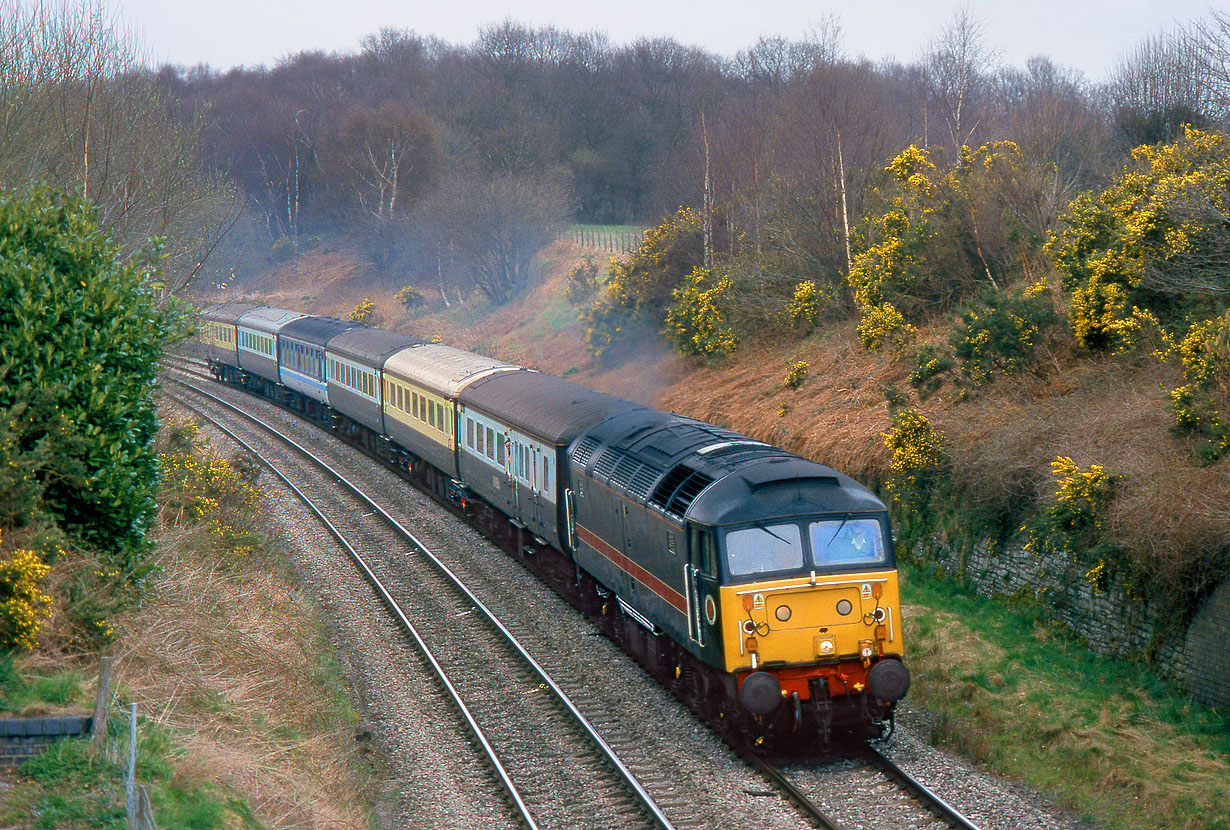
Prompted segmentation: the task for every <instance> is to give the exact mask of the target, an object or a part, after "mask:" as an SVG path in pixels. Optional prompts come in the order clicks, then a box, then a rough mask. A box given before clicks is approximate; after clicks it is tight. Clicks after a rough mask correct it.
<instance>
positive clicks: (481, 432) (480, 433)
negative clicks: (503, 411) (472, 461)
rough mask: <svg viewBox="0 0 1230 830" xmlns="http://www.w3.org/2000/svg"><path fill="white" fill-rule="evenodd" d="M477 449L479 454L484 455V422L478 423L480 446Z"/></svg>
mask: <svg viewBox="0 0 1230 830" xmlns="http://www.w3.org/2000/svg"><path fill="white" fill-rule="evenodd" d="M477 449H478V454H479V455H482V454H483V425H482V424H479V425H478V447H477Z"/></svg>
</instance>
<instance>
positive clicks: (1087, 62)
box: [19, 0, 1228, 81]
mask: <svg viewBox="0 0 1230 830" xmlns="http://www.w3.org/2000/svg"><path fill="white" fill-rule="evenodd" d="M19 2H20V0H19ZM103 2H104V3H106V5H107V7H108V8H110V9H113V10H115V11H116V12H118V13H119V14H120V15H121V19H122V22H123V23H124V24H125V25H126V26H127V27H128V28H130V29H131V30H133V31H134V32H135V33H136V34H137V35H138V36H139V38H140V40H141V43H142V45H143V46H144V49H145V51H146V53H147V54H148V55H149V57H150V58H151V60H153V61H154V62H156V63H173V64H180V65H188V66H191V65H195V64H198V63H206V64H209V65H210V66H212V67H214V68H215V69H226V68H230V67H232V66H237V65H246V66H256V65H259V64H265V65H272V64H274V63H276V62H277V61H278V60H279V59H280V58H282V57H285V56H287V55H291V54H294V53H297V52H301V51H307V50H323V51H326V52H355V51H357V50H358V49H359V44H360V41H361V40H362V38H363V36H364V35H368V34H372V33H374V32H376V31H377V30H379V29H380V28H381V27H383V26H392V27H394V28H397V29H409V30H413V31H415V32H417V33H419V34H421V35H435V36H437V37H439V38H441V39H443V40H445V41H448V42H449V43H453V44H466V43H470V42H472V41H473V40H474V37H475V35H476V34H477V32H478V29H479V27H480V26H482V25H484V24H489V23H494V22H498V21H500V20H503V19H504V18H511V19H512V20H514V21H517V22H521V23H526V24H529V25H534V26H541V25H546V24H552V25H554V26H556V27H558V28H560V29H566V30H568V31H572V32H575V33H580V32H588V31H595V30H596V31H603V32H606V33H607V34H608V35H609V36H610V38H611V40H612V41H613V42H614V43H616V44H623V43H629V42H631V41H634V40H636V39H637V38H640V37H660V36H667V37H673V38H674V39H676V40H678V41H679V42H681V43H684V44H687V45H693V46H701V47H704V48H705V49H707V50H709V51H711V52H715V53H718V54H721V55H727V56H730V55H734V54H735V53H736V52H738V51H739V50H741V49H746V48H747V47H749V46H751V45H752V44H754V43H755V42H756V40H757V39H758V38H760V37H771V36H775V35H780V36H782V37H786V38H789V39H798V38H800V37H801V36H803V35H804V34H805V33H806V32H807V31H808V29H809V28H811V27H812V26H814V24H815V23H816V22H817V21H818V20H820V19H821V18H823V17H825V16H826V15H827V14H829V13H830V12H836V13H837V15H838V19H839V20H840V22H841V27H842V32H843V35H844V37H843V42H844V44H845V47H846V51H847V52H848V53H849V54H851V55H855V56H857V55H863V56H866V57H869V58H872V59H873V60H878V59H880V58H884V57H894V58H897V59H899V60H901V61H903V62H908V61H911V60H913V59H914V58H915V57H917V56H918V55H919V53H920V52H922V51H923V49H924V48H925V47H926V46H927V44H928V43H929V42H930V41H931V40H932V39H933V38H934V37H935V36H936V34H937V33H938V32H939V31H940V30H941V29H942V28H943V27H944V25H945V24H946V23H948V22H949V21H951V19H952V17H953V13H954V11H955V10H956V8H957V6H958V3H957V2H955V0H845V2H830V0H737V1H736V0H708V2H693V0H688V1H687V2H682V1H681V0H619V2H592V0H591V1H590V2H585V0H521V2H518V3H508V2H496V0H343V1H342V2H338V1H337V0H103ZM968 5H969V7H970V9H971V11H972V12H973V14H974V16H975V17H976V18H977V19H978V20H980V21H982V23H983V24H984V37H985V40H986V45H987V46H989V47H990V48H991V49H994V50H995V51H997V52H998V53H999V55H1000V57H1001V60H1002V61H1003V62H1004V63H1007V64H1010V65H1014V66H1021V65H1023V64H1024V62H1025V60H1026V58H1028V57H1030V56H1031V55H1037V54H1042V55H1047V56H1048V57H1050V58H1052V59H1053V60H1055V61H1056V62H1057V63H1059V64H1062V65H1064V66H1070V67H1075V68H1076V69H1079V70H1081V71H1083V72H1084V73H1085V75H1086V76H1087V77H1088V78H1089V79H1090V80H1092V81H1100V80H1102V79H1103V78H1104V76H1105V75H1106V74H1107V72H1108V71H1109V70H1110V69H1111V68H1112V67H1113V66H1114V65H1115V63H1116V61H1117V60H1118V59H1119V58H1120V57H1121V56H1122V55H1123V53H1124V52H1125V51H1126V50H1128V49H1131V48H1132V47H1133V46H1135V45H1136V44H1137V43H1139V42H1140V41H1141V40H1142V39H1143V38H1145V37H1148V36H1150V35H1153V34H1156V33H1157V32H1159V31H1161V30H1163V29H1170V28H1174V27H1175V25H1176V24H1179V23H1184V22H1186V21H1188V20H1191V19H1193V18H1196V17H1203V16H1204V15H1205V14H1207V12H1208V10H1209V8H1210V7H1211V6H1212V7H1216V8H1221V9H1226V8H1227V5H1228V3H1227V0H1223V1H1222V2H1221V3H1220V4H1210V3H1209V2H1208V0H1169V1H1168V2H1163V1H1162V0H981V2H978V0H971V1H970V2H969V3H968Z"/></svg>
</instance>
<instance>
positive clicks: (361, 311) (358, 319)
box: [350, 297, 376, 326]
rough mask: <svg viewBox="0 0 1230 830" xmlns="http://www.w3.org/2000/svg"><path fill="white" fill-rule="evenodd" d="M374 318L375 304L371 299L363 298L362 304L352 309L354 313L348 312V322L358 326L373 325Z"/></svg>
mask: <svg viewBox="0 0 1230 830" xmlns="http://www.w3.org/2000/svg"><path fill="white" fill-rule="evenodd" d="M375 318H376V304H375V303H374V302H373V301H372V299H371V297H364V298H363V302H361V303H359V304H358V305H357V306H355V307H354V311H352V312H350V321H351V322H352V323H359V324H360V325H364V326H368V325H374V324H375Z"/></svg>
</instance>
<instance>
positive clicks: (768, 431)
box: [208, 241, 1230, 574]
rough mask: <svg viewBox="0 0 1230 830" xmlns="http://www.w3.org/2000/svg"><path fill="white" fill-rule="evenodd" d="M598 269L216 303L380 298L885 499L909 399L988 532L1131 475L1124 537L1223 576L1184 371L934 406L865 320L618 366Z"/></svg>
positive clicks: (326, 256)
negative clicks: (799, 373)
mask: <svg viewBox="0 0 1230 830" xmlns="http://www.w3.org/2000/svg"><path fill="white" fill-rule="evenodd" d="M585 254H589V255H591V256H594V257H595V258H596V259H598V260H599V261H601V260H602V258H603V257H604V256H605V255H604V254H601V253H600V252H594V251H582V250H580V249H578V248H577V247H576V246H574V245H573V244H572V243H569V242H564V241H561V242H558V243H556V244H555V245H554V246H552V247H551V248H549V249H548V250H547V251H546V252H545V255H544V256H543V257H542V260H541V262H542V265H543V270H544V277H543V280H542V282H541V283H540V284H539V285H538V286H537V287H535V288H534V289H532V290H531V291H529V292H527V293H526V294H525V295H524V296H522V297H521V298H519V299H518V300H516V301H515V302H513V303H511V304H509V305H507V306H505V307H502V308H493V307H491V306H490V305H489V304H488V303H486V302H485V301H483V300H482V299H481V298H478V297H473V298H470V299H467V300H466V301H465V302H464V303H462V304H458V303H457V302H456V301H454V302H453V303H452V305H451V306H450V307H445V306H444V305H443V303H441V302H440V301H439V299H438V298H439V292H438V291H437V292H436V293H435V295H434V296H433V295H432V294H431V292H430V291H429V290H428V289H426V288H422V290H423V292H424V294H425V295H427V296H428V298H429V301H431V300H434V301H435V302H434V303H433V304H431V305H430V306H429V307H427V308H424V309H416V310H407V309H405V308H404V307H402V306H401V305H400V304H399V303H398V302H397V301H396V300H395V299H394V294H395V293H396V290H397V287H398V286H396V285H389V284H388V281H387V280H383V281H378V280H376V279H375V277H374V275H373V274H372V273H371V271H370V270H369V269H368V268H366V267H365V266H364V265H363V264H362V263H361V261H360V260H358V259H357V258H356V257H354V256H353V255H349V254H347V253H346V252H345V251H344V250H341V249H331V250H319V251H314V252H310V253H309V254H307V255H305V256H303V257H301V258H300V259H298V260H296V261H294V262H292V263H288V264H286V265H283V266H279V267H277V268H272V269H270V270H269V271H267V272H265V273H263V274H261V275H260V276H259V277H257V278H255V279H253V280H251V281H249V282H248V283H246V284H240V285H236V286H233V287H231V288H230V289H228V290H227V291H226V292H225V293H222V294H217V295H215V296H214V297H211V298H208V299H238V298H240V297H246V298H248V299H250V300H256V301H259V302H265V303H269V304H274V305H282V306H286V307H290V308H296V309H299V310H302V311H310V312H315V313H323V314H333V315H336V316H339V317H346V316H348V315H349V313H350V312H351V310H353V309H354V307H355V306H356V305H357V304H358V303H360V302H361V301H363V300H364V299H365V298H370V299H371V300H372V301H373V302H374V303H375V317H374V320H373V322H374V323H375V324H376V325H380V326H382V327H384V328H388V329H393V330H397V331H403V332H406V333H409V334H413V335H416V336H419V337H423V338H427V339H431V338H435V337H438V338H440V340H442V341H443V342H445V343H449V344H452V345H456V346H459V347H461V348H465V349H470V350H473V351H477V352H481V353H484V354H488V355H491V356H494V357H499V358H502V359H505V360H509V361H512V362H516V363H520V364H522V365H525V366H529V367H531V368H535V369H540V370H543V371H547V372H551V373H553V374H557V375H560V376H563V377H567V378H568V379H570V380H572V381H574V382H577V383H581V384H584V385H586V386H589V387H592V388H595V389H599V390H601V391H604V392H610V393H613V394H617V395H620V396H623V397H626V398H630V399H632V400H636V401H638V402H641V403H645V404H649V405H653V406H657V407H659V408H662V409H666V410H670V411H674V412H678V413H680V414H684V415H689V416H692V417H696V418H700V419H703V420H707V421H711V422H713V423H717V424H720V425H723V426H726V427H729V428H732V429H735V430H738V431H740V432H744V433H746V434H748V435H751V436H753V437H755V438H758V439H761V440H765V441H769V442H772V443H774V444H777V445H779V446H782V447H784V448H786V449H789V450H791V451H793V452H796V453H798V454H800V455H804V456H807V457H809V458H812V459H814V460H817V461H820V462H822V463H826V464H830V465H832V466H834V467H837V468H839V469H842V470H844V471H846V472H849V473H850V474H852V475H854V476H855V477H857V478H859V479H861V480H863V481H865V482H867V483H869V484H872V485H873V486H875V485H878V484H881V483H883V481H884V480H885V478H886V476H887V475H888V472H889V456H888V453H887V451H886V449H885V444H884V436H883V433H884V431H885V430H886V429H888V427H889V421H890V417H891V411H892V409H891V407H890V404H889V399H890V398H892V399H894V400H896V402H897V403H898V404H903V403H904V404H906V405H911V406H916V407H918V409H919V410H920V411H921V412H923V413H924V414H925V415H926V416H927V417H928V418H929V419H930V421H931V423H932V425H933V426H934V427H935V428H936V429H938V430H939V431H940V432H941V433H942V435H943V446H944V450H945V452H946V455H947V457H948V459H949V461H950V463H951V469H952V473H953V476H952V478H953V481H954V482H955V485H954V486H955V490H956V491H957V493H958V494H959V496H960V498H961V499H962V501H963V502H964V503H965V505H966V507H968V509H969V515H970V517H971V518H970V521H971V522H973V521H977V522H981V523H983V524H985V525H988V526H990V527H994V528H996V531H995V532H997V533H1000V534H1006V533H1012V532H1015V531H1016V529H1017V527H1018V526H1019V522H1020V520H1021V517H1022V516H1025V515H1027V514H1029V513H1031V512H1036V511H1037V510H1038V508H1039V506H1040V505H1044V504H1046V503H1048V501H1053V499H1054V494H1055V491H1056V481H1055V478H1054V476H1053V474H1052V469H1051V464H1052V462H1053V461H1054V460H1055V459H1056V458H1057V457H1059V456H1067V457H1070V458H1072V459H1073V460H1074V461H1075V463H1076V464H1078V465H1080V466H1081V467H1083V468H1087V467H1089V466H1090V465H1103V466H1104V467H1105V469H1106V470H1107V471H1108V472H1109V473H1111V474H1113V475H1115V476H1119V477H1120V478H1119V480H1118V484H1117V487H1116V492H1115V498H1114V500H1113V502H1112V504H1111V506H1110V508H1109V511H1108V515H1107V516H1106V523H1107V526H1108V529H1109V531H1110V535H1111V536H1112V537H1113V538H1115V539H1117V540H1127V541H1126V542H1124V544H1129V545H1134V546H1135V547H1136V548H1138V549H1139V550H1138V551H1137V554H1138V555H1139V556H1143V557H1145V558H1146V560H1147V561H1149V562H1150V563H1151V565H1156V567H1157V568H1158V569H1159V570H1165V569H1169V568H1174V567H1176V566H1177V565H1176V563H1178V564H1179V565H1183V564H1184V563H1187V564H1190V562H1192V561H1193V560H1200V561H1201V562H1203V561H1204V560H1209V561H1210V562H1215V561H1217V560H1218V557H1220V556H1223V555H1224V551H1225V550H1230V511H1228V510H1227V508H1226V507H1225V505H1227V504H1230V465H1228V464H1225V463H1223V464H1213V465H1208V466H1204V465H1202V464H1201V463H1200V462H1199V460H1198V458H1197V456H1196V454H1195V453H1194V452H1193V450H1192V446H1191V443H1190V442H1189V441H1188V440H1187V439H1184V438H1179V437H1176V436H1174V435H1173V434H1172V433H1171V431H1170V426H1171V424H1172V423H1173V420H1172V417H1171V415H1170V412H1169V409H1168V406H1169V400H1170V397H1169V390H1172V389H1174V388H1175V387H1176V386H1178V385H1180V384H1181V383H1182V379H1181V373H1180V371H1179V369H1178V367H1177V366H1175V365H1172V364H1162V363H1159V362H1158V361H1156V360H1153V359H1151V358H1147V357H1138V358H1098V357H1090V356H1088V355H1087V354H1076V353H1074V352H1073V351H1072V348H1071V346H1070V345H1065V343H1064V342H1063V341H1060V342H1057V343H1051V344H1050V345H1048V346H1047V347H1046V349H1044V352H1043V355H1042V360H1041V361H1040V363H1039V367H1038V368H1037V369H1036V370H1035V372H1034V373H1032V374H1024V375H1016V376H1012V377H1000V378H999V379H997V380H995V381H994V382H992V383H990V384H989V385H986V386H983V387H979V388H977V389H972V390H971V389H968V388H967V389H965V390H964V392H963V391H962V390H960V389H956V388H954V387H953V386H952V385H951V384H948V385H946V386H943V387H941V388H940V389H939V390H938V391H937V392H936V393H934V394H933V395H931V396H930V397H927V398H926V400H921V401H920V400H919V396H918V394H917V393H916V392H915V391H914V390H912V389H911V388H910V385H909V383H908V377H909V373H910V369H911V366H910V365H909V363H908V361H906V360H905V359H903V358H897V359H894V358H891V357H887V356H885V355H883V354H876V353H872V352H868V351H866V350H865V349H863V348H862V347H861V346H860V345H859V343H858V340H857V338H856V337H855V333H854V323H853V321H846V322H842V323H838V324H836V325H833V326H829V327H828V328H826V329H820V330H817V331H816V332H814V333H813V334H811V335H810V336H808V337H806V338H802V339H784V340H780V341H776V342H761V343H754V344H750V345H745V346H743V347H741V349H740V350H739V351H738V352H737V353H736V354H735V355H733V356H732V357H729V358H726V359H723V360H721V361H716V362H709V363H706V362H704V361H700V360H697V359H691V360H684V359H682V358H680V357H678V356H677V355H676V354H675V353H673V352H672V351H671V350H670V349H669V347H668V346H667V344H666V343H665V342H664V341H662V340H661V339H660V338H654V337H650V338H647V339H646V340H645V342H643V343H642V344H641V345H640V347H639V351H637V352H636V353H635V356H633V357H630V358H627V359H625V360H624V361H623V362H622V363H620V364H618V365H615V366H605V365H602V364H601V363H598V362H596V361H594V360H593V359H592V358H591V357H590V355H589V354H588V353H587V352H586V350H585V348H584V342H583V330H582V327H581V325H580V322H579V319H578V318H579V316H580V314H581V312H582V310H583V306H577V305H572V304H570V303H569V302H567V301H566V300H565V299H564V296H565V288H566V286H567V284H568V273H569V271H570V270H571V269H572V267H573V266H574V265H575V264H576V263H577V262H578V261H579V260H580V258H581V257H582V256H583V255H585ZM946 336H947V328H946V321H940V322H939V323H938V324H937V326H936V327H935V328H934V330H932V331H930V332H927V331H924V332H923V333H922V339H923V340H930V341H931V342H933V343H938V342H940V341H942V340H943V339H944V338H945V337H946ZM798 361H805V362H806V363H807V364H808V371H807V375H806V378H805V379H804V381H803V382H802V383H801V385H800V386H799V387H798V388H797V389H791V388H788V387H787V386H786V384H785V375H786V371H787V367H788V366H789V365H790V364H793V363H796V362H798ZM962 520H963V519H962V518H961V517H957V521H958V522H959V521H962ZM1210 567H1212V566H1210ZM1196 572H1197V574H1199V572H1200V568H1199V567H1197V568H1196Z"/></svg>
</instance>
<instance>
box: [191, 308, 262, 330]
mask: <svg viewBox="0 0 1230 830" xmlns="http://www.w3.org/2000/svg"><path fill="white" fill-rule="evenodd" d="M254 308H256V306H255V305H253V304H252V303H222V304H221V305H211V306H206V307H205V308H203V309H201V319H202V320H212V321H214V322H216V323H230V324H231V325H232V326H233V325H235V322H236V321H237V320H238V319H239V318H240V317H242V316H243V315H245V314H247V313H248V312H249V311H251V310H252V309H254Z"/></svg>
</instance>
